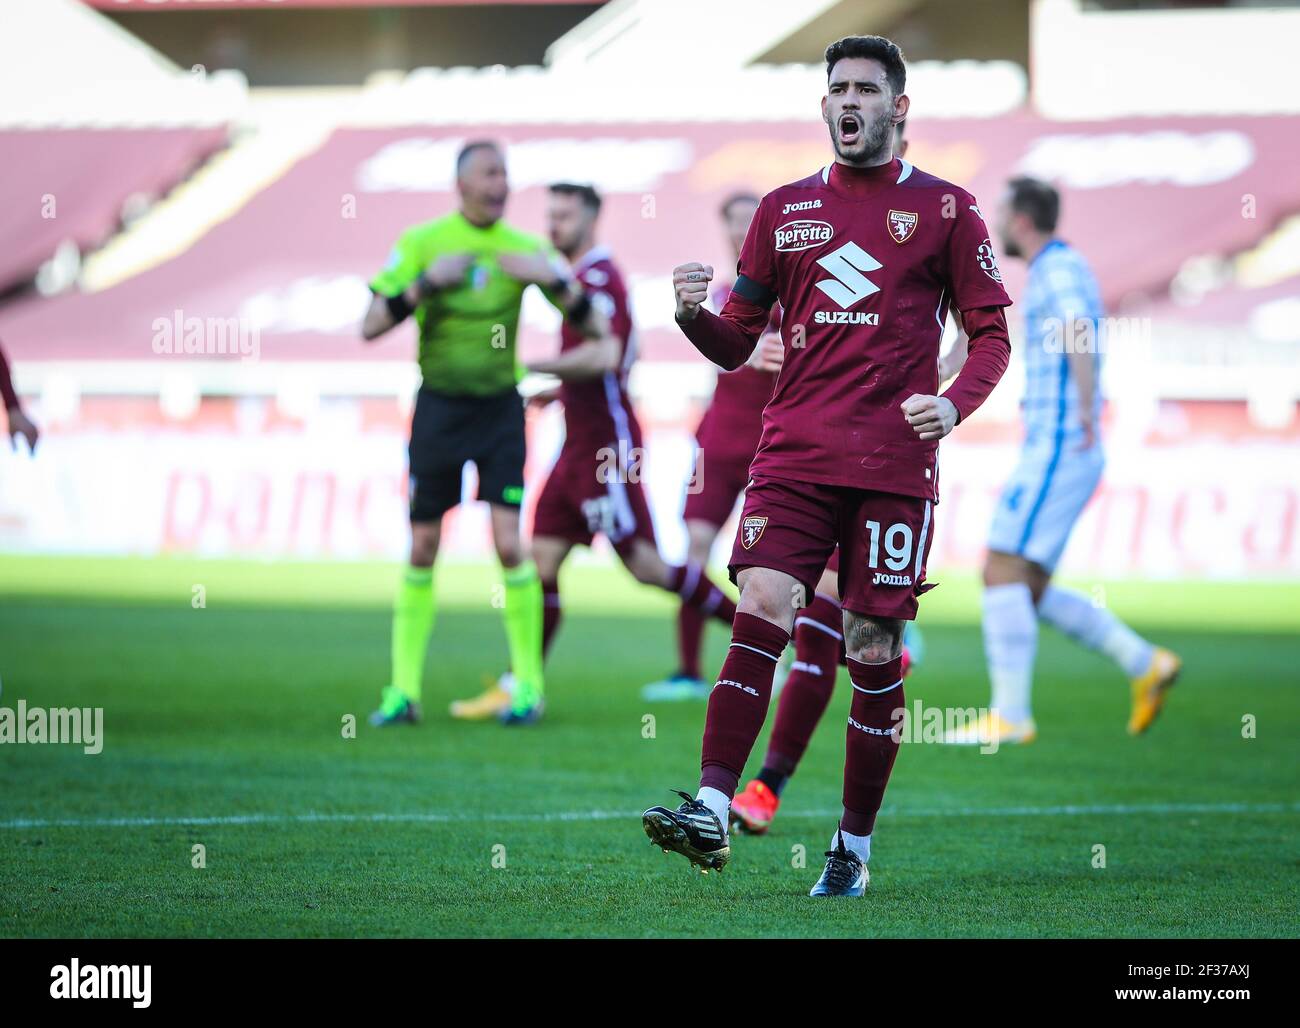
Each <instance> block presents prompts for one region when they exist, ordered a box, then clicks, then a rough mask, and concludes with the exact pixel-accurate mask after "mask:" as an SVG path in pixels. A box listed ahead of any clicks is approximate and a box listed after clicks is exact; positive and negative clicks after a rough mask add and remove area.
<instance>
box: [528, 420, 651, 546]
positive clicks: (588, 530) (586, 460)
mask: <svg viewBox="0 0 1300 1028" xmlns="http://www.w3.org/2000/svg"><path fill="white" fill-rule="evenodd" d="M627 479H632V481H627ZM597 533H600V534H601V535H603V536H604V537H605V538H606V539H608V540H609V541H610V544H611V545H612V546H613V547H614V549H615V550H617V551H618V552H620V553H622V552H624V551H625V550H626V549H627V548H628V547H630V546H631V544H632V540H634V539H644V540H645V541H646V542H648V543H649V544H650V545H651V546H654V545H655V530H654V522H653V521H652V520H651V518H650V507H649V505H648V504H647V503H646V499H645V491H644V490H643V489H642V488H641V482H640V480H639V479H638V478H637V476H636V475H635V474H620V473H618V471H617V466H616V465H610V464H609V463H608V462H602V460H601V459H600V451H599V450H595V449H593V448H592V447H590V446H587V445H581V446H572V447H569V446H565V447H564V448H562V449H561V450H560V457H559V460H557V461H556V462H555V467H553V468H552V469H551V474H550V476H549V477H548V478H547V479H546V485H545V486H543V487H542V495H541V496H539V497H538V498H537V510H536V511H535V512H534V514H533V535H534V536H550V537H552V538H557V539H567V540H569V541H570V542H572V543H577V544H579V545H583V546H590V545H591V540H592V538H593V537H594V536H595V535H596V534H597Z"/></svg>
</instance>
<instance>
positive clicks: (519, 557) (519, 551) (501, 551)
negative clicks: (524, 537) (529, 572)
mask: <svg viewBox="0 0 1300 1028" xmlns="http://www.w3.org/2000/svg"><path fill="white" fill-rule="evenodd" d="M495 543H496V551H497V560H499V561H500V562H501V566H502V567H505V568H515V567H518V566H519V565H520V563H522V562H523V559H524V548H523V544H522V543H520V541H519V540H518V539H497V540H495Z"/></svg>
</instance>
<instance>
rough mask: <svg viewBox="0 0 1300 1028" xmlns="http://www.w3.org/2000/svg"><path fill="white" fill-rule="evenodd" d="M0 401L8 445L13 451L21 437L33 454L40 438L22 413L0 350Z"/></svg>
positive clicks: (33, 426)
mask: <svg viewBox="0 0 1300 1028" xmlns="http://www.w3.org/2000/svg"><path fill="white" fill-rule="evenodd" d="M0 401H3V402H4V407H5V414H6V415H7V416H8V418H9V445H10V446H11V447H13V448H14V449H15V450H16V449H18V443H17V442H16V438H17V437H18V436H22V437H23V438H24V439H26V440H27V448H28V449H29V450H31V451H32V453H35V452H36V440H37V439H38V438H40V432H39V431H37V429H36V425H35V424H34V423H33V422H32V419H31V418H29V417H28V416H27V414H26V412H24V411H23V406H22V404H21V403H19V402H18V393H17V392H16V391H15V389H14V381H13V379H12V378H11V377H10V375H9V362H8V361H7V360H5V353H4V350H3V349H0Z"/></svg>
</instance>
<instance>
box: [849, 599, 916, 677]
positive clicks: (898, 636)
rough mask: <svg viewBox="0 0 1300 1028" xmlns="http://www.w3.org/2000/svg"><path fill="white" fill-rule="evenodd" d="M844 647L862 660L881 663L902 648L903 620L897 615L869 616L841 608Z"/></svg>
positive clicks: (866, 662) (894, 655)
mask: <svg viewBox="0 0 1300 1028" xmlns="http://www.w3.org/2000/svg"><path fill="white" fill-rule="evenodd" d="M844 649H845V652H847V653H848V655H849V656H850V657H852V658H853V659H854V660H857V661H861V662H862V663H864V664H882V663H884V662H885V661H887V660H893V659H894V658H895V657H897V656H898V655H899V654H900V653H902V652H903V622H902V620H901V619H900V618H879V617H871V616H870V615H868V614H855V613H853V612H852V611H848V610H846V611H845V612H844Z"/></svg>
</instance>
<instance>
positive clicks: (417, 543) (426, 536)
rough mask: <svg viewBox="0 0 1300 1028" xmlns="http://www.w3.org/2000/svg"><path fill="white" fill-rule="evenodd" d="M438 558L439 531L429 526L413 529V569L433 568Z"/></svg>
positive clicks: (415, 526) (416, 526) (414, 527)
mask: <svg viewBox="0 0 1300 1028" xmlns="http://www.w3.org/2000/svg"><path fill="white" fill-rule="evenodd" d="M437 556H438V530H437V528H435V527H432V526H427V525H413V526H412V527H411V567H415V568H430V567H433V561H434V558H435V557H437Z"/></svg>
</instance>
